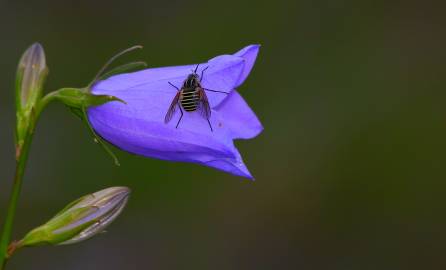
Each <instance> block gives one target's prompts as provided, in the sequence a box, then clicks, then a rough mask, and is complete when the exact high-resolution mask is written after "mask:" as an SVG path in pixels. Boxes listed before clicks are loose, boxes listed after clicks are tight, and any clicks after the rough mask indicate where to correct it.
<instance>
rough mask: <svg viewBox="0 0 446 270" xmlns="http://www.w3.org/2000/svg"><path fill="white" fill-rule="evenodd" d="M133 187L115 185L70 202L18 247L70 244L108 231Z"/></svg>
mask: <svg viewBox="0 0 446 270" xmlns="http://www.w3.org/2000/svg"><path fill="white" fill-rule="evenodd" d="M129 194H130V189H129V188H127V187H111V188H106V189H104V190H101V191H98V192H96V193H93V194H89V195H86V196H84V197H81V198H80V199H78V200H76V201H74V202H72V203H70V204H69V205H67V206H66V207H65V208H64V209H63V210H62V211H60V212H59V213H58V214H57V215H56V216H54V217H53V218H52V219H51V220H49V221H48V222H47V223H45V224H43V225H42V226H40V227H37V228H35V229H34V230H32V231H31V232H29V233H28V234H27V235H26V236H25V237H24V238H23V239H22V240H20V241H19V242H17V244H16V248H20V247H25V246H37V245H45V244H52V245H66V244H74V243H77V242H81V241H83V240H86V239H88V238H91V237H93V236H94V235H96V234H98V233H100V232H102V231H104V229H105V228H106V227H107V226H108V225H110V223H111V222H112V221H113V220H115V219H116V217H118V215H119V214H120V213H121V212H122V210H123V209H124V207H125V205H126V204H127V200H128V196H129Z"/></svg>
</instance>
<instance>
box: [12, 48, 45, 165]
mask: <svg viewBox="0 0 446 270" xmlns="http://www.w3.org/2000/svg"><path fill="white" fill-rule="evenodd" d="M47 75H48V68H47V66H46V59H45V52H44V51H43V48H42V45H40V44H39V43H34V44H33V45H31V47H29V48H28V49H27V50H26V51H25V53H24V54H23V55H22V58H21V59H20V62H19V66H18V68H17V78H16V110H17V127H16V128H17V129H16V144H17V156H19V155H20V149H21V147H22V145H23V143H24V140H25V137H26V136H27V133H28V132H30V130H29V129H30V126H31V123H33V119H32V118H33V117H34V116H35V115H34V116H33V111H35V108H36V104H37V102H38V101H39V99H40V98H41V96H42V88H43V83H44V82H45V79H46V76H47Z"/></svg>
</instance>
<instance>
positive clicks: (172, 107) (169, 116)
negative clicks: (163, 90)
mask: <svg viewBox="0 0 446 270" xmlns="http://www.w3.org/2000/svg"><path fill="white" fill-rule="evenodd" d="M180 93H181V91H178V92H177V94H176V95H175V97H174V98H173V100H172V103H171V104H170V106H169V110H168V111H167V113H166V117H165V118H164V123H166V124H167V123H168V122H169V121H170V120H171V119H172V117H173V115H174V114H175V111H176V109H177V106H178V100H179V98H180Z"/></svg>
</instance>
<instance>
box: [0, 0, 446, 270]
mask: <svg viewBox="0 0 446 270" xmlns="http://www.w3.org/2000/svg"><path fill="white" fill-rule="evenodd" d="M438 2H440V1H438ZM444 10H445V9H444V6H442V5H439V4H435V3H434V1H418V2H417V1H341V0H331V1H329V0H326V1H323V0H317V1H309V0H306V1H299V0H276V1H236V0H226V1H218V2H214V1H205V0H191V1H158V2H155V1H120V2H117V1H56V0H54V1H13V0H10V1H5V0H3V1H2V0H0V34H1V38H0V59H1V64H0V150H1V151H0V168H1V169H0V205H1V209H0V210H1V212H0V222H1V221H2V220H3V216H4V213H5V211H4V210H5V205H6V201H7V198H8V194H9V189H10V184H11V178H12V176H13V170H14V148H13V129H14V121H15V120H14V108H13V100H14V97H13V93H14V89H13V83H14V77H15V70H16V65H17V61H18V59H19V57H20V55H21V54H22V52H23V51H24V50H25V49H26V48H27V47H28V46H29V45H30V44H31V43H32V42H35V41H39V42H41V43H42V44H43V46H44V48H45V51H46V54H47V62H48V66H49V68H50V76H49V78H48V82H47V84H46V91H50V90H54V89H57V88H59V87H62V86H84V85H86V84H87V83H88V82H89V81H90V80H91V78H92V77H93V76H94V74H95V73H96V71H97V70H98V69H99V67H100V66H101V65H102V64H103V63H104V61H105V60H106V59H108V58H109V57H110V56H111V55H113V54H114V53H116V52H117V51H119V50H121V49H123V48H126V47H129V46H131V45H134V44H142V45H144V46H145V48H144V50H143V51H139V52H136V53H133V54H132V55H129V56H127V57H126V59H123V60H121V61H122V62H124V61H130V60H136V59H143V60H146V61H147V62H148V64H149V65H150V66H168V65H179V64H189V63H196V62H199V61H205V60H207V59H209V58H211V57H213V56H216V55H219V54H224V53H232V52H235V51H237V50H239V49H240V48H242V47H244V46H245V45H248V44H252V43H260V44H262V48H261V52H260V55H259V58H258V61H257V63H256V66H255V68H254V69H253V71H252V73H251V75H250V77H249V79H248V80H247V81H246V83H245V84H244V85H243V86H242V87H241V88H240V89H239V90H240V92H241V94H242V95H243V96H244V97H245V98H246V100H247V101H248V103H249V104H250V105H251V107H252V108H253V110H254V111H255V112H256V113H257V114H258V116H259V118H260V119H261V121H262V123H263V124H264V126H265V131H264V132H263V133H262V134H261V135H260V136H259V137H257V138H255V139H253V140H249V141H238V142H237V146H238V147H239V150H240V151H241V152H242V154H243V157H244V159H245V161H246V163H247V165H248V167H249V169H250V170H251V172H252V173H253V175H254V176H255V177H256V181H255V182H250V181H248V180H244V179H242V178H237V177H234V176H231V175H228V174H225V173H222V172H220V171H216V170H212V169H209V168H205V167H200V166H198V165H194V164H178V163H169V162H164V161H159V160H153V159H146V158H142V157H137V156H133V155H130V154H127V153H124V152H120V151H119V150H116V149H115V152H116V153H117V154H118V156H119V157H120V159H121V163H122V166H121V167H115V166H113V164H112V162H111V160H110V158H109V157H108V156H107V155H106V154H104V152H103V151H102V150H101V149H100V148H99V147H98V146H97V145H95V144H94V143H93V141H92V139H91V138H90V137H89V135H88V132H87V130H86V129H85V128H84V126H83V125H82V123H81V122H79V121H78V120H77V119H76V118H75V117H73V116H72V115H71V114H70V113H69V112H68V111H67V110H66V109H65V108H64V107H63V106H62V105H60V104H54V105H51V106H50V107H49V108H48V110H47V111H45V112H44V114H43V115H42V119H41V122H40V123H39V126H38V129H37V133H36V138H35V141H34V144H33V147H32V151H31V156H30V162H29V167H28V170H27V173H26V177H25V182H24V187H23V192H22V197H21V201H20V205H19V209H18V214H17V219H16V223H15V224H16V227H15V230H14V235H15V238H18V237H20V236H22V235H23V234H24V233H26V232H27V231H28V230H29V229H31V228H33V227H35V226H37V225H39V224H41V223H43V222H44V221H46V220H47V219H48V218H49V217H50V216H51V215H53V214H54V213H56V212H57V211H58V210H59V209H61V208H62V207H63V206H64V205H65V204H66V203H68V202H69V201H71V200H73V199H75V198H77V197H80V196H81V195H84V194H87V193H90V192H94V191H97V190H99V189H101V188H104V187H108V186H113V185H126V186H129V187H131V188H132V190H133V193H132V196H131V201H130V203H129V205H128V207H127V209H126V211H124V213H123V215H122V216H121V217H120V218H119V219H118V220H117V221H116V222H115V223H114V224H113V225H112V226H111V227H110V228H109V229H108V233H106V234H102V235H100V236H98V237H96V238H94V239H92V240H91V241H87V242H85V243H81V244H78V245H73V246H63V247H39V248H30V249H27V250H23V251H22V252H19V253H17V256H15V257H14V258H13V260H12V261H11V263H10V265H9V269H355V270H356V269H409V268H412V269H444V268H445V267H446V261H445V260H444V256H445V246H446V232H445V230H446V226H445V225H446V220H445V218H444V215H445V211H444V210H445V209H446V207H445V205H446V196H445V194H446V185H445V180H446V179H445V176H446V167H445V164H446V143H445V139H446V106H445V102H446V99H445V98H446V95H445V60H446V55H445V48H446V39H445V26H446V23H445V19H444Z"/></svg>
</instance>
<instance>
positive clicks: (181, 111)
mask: <svg viewBox="0 0 446 270" xmlns="http://www.w3.org/2000/svg"><path fill="white" fill-rule="evenodd" d="M178 107H179V108H180V113H181V116H180V119H178V123H177V126H176V127H175V128H178V125H179V124H180V121H181V119H183V109H181V105H180V103H179V102H178Z"/></svg>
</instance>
